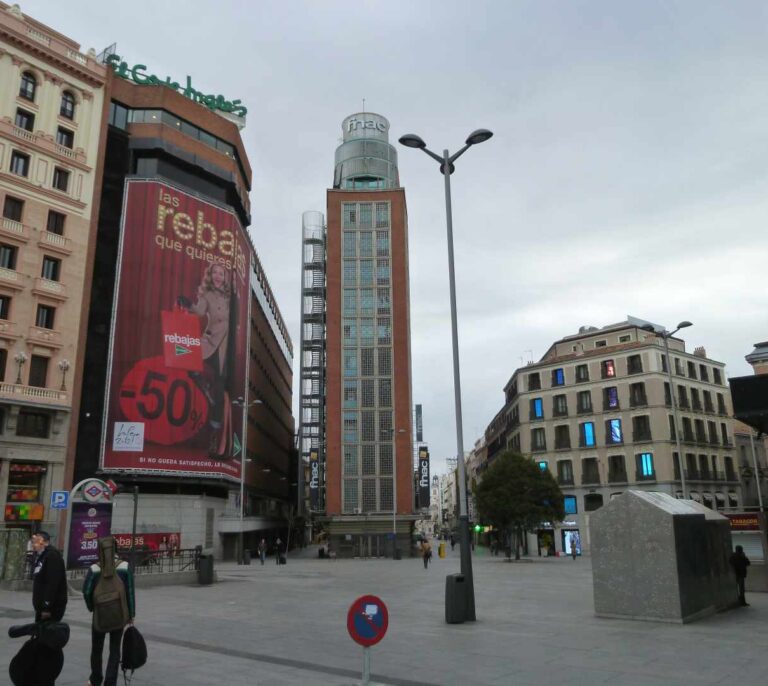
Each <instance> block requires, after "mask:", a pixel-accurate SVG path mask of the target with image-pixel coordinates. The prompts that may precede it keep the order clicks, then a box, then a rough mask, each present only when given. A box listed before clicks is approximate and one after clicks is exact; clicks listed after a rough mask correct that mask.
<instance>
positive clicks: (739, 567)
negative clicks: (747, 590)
mask: <svg viewBox="0 0 768 686" xmlns="http://www.w3.org/2000/svg"><path fill="white" fill-rule="evenodd" d="M750 564H751V563H750V561H749V558H748V557H747V556H746V555H745V554H744V552H743V551H742V552H741V553H732V554H731V567H733V571H734V572H736V578H737V579H745V578H746V576H747V567H749V565H750Z"/></svg>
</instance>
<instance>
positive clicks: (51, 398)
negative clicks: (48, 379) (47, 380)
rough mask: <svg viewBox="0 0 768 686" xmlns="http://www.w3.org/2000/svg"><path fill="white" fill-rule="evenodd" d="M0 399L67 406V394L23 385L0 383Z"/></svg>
mask: <svg viewBox="0 0 768 686" xmlns="http://www.w3.org/2000/svg"><path fill="white" fill-rule="evenodd" d="M0 397H2V398H6V399H12V400H14V401H16V402H20V401H22V400H24V401H28V402H40V403H52V404H56V405H68V404H69V393H68V392H67V391H61V390H58V389H54V388H38V387H37V386H25V385H24V384H15V383H0Z"/></svg>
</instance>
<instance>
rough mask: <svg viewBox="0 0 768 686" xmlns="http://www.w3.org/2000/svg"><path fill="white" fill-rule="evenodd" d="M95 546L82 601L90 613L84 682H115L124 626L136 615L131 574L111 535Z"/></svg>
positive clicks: (105, 685) (98, 685) (113, 684)
mask: <svg viewBox="0 0 768 686" xmlns="http://www.w3.org/2000/svg"><path fill="white" fill-rule="evenodd" d="M98 546H99V562H98V564H93V565H91V568H90V569H89V570H88V575H87V576H86V577H85V583H84V584H83V597H84V598H85V604H86V606H87V607H88V609H89V610H90V611H91V612H92V613H93V626H92V631H91V677H90V679H89V680H88V683H87V685H86V686H102V684H103V686H116V684H117V670H118V667H119V666H120V640H121V639H122V637H123V629H124V628H125V627H126V626H127V625H128V624H133V618H134V617H135V616H136V598H135V594H134V589H133V574H131V570H130V568H129V566H128V563H127V562H125V561H122V560H120V559H119V558H118V557H117V548H116V546H115V539H114V538H112V537H111V536H107V537H106V538H100V539H99V542H98ZM107 634H109V658H108V659H107V672H106V677H105V675H104V674H103V672H102V653H103V652H104V639H105V637H106V635H107Z"/></svg>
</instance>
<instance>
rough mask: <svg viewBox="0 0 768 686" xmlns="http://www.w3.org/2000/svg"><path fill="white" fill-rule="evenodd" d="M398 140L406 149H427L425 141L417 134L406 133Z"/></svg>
mask: <svg viewBox="0 0 768 686" xmlns="http://www.w3.org/2000/svg"><path fill="white" fill-rule="evenodd" d="M398 140H399V142H400V145H404V146H405V147H406V148H419V149H420V150H423V149H424V148H426V147H427V144H426V143H425V142H424V139H423V138H421V137H420V136H417V135H416V134H415V133H406V134H405V135H404V136H400V138H399V139H398Z"/></svg>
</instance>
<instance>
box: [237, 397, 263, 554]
mask: <svg viewBox="0 0 768 686" xmlns="http://www.w3.org/2000/svg"><path fill="white" fill-rule="evenodd" d="M232 404H233V405H241V406H242V408H243V445H242V448H241V453H240V531H239V533H238V537H237V564H243V562H245V544H244V542H243V528H244V526H245V525H244V519H245V466H246V464H247V463H248V462H250V459H248V457H247V455H246V453H247V450H246V446H247V445H248V444H247V442H246V436H247V434H248V408H249V407H253V406H254V405H263V404H264V401H262V400H258V399H256V400H252V401H251V402H249V403H248V402H246V401H245V399H244V398H243V397H242V396H241V397H239V398H238V399H237V400H233V401H232Z"/></svg>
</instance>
